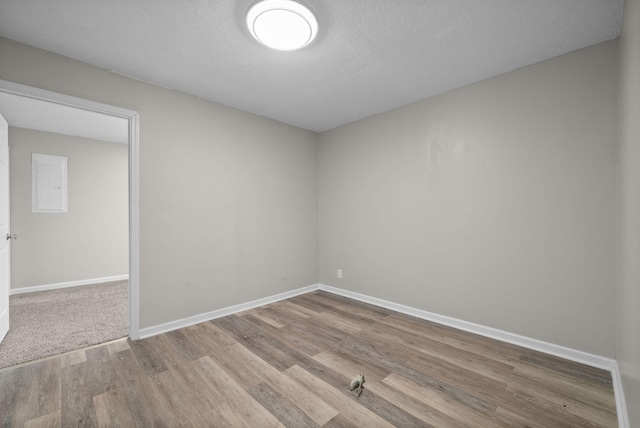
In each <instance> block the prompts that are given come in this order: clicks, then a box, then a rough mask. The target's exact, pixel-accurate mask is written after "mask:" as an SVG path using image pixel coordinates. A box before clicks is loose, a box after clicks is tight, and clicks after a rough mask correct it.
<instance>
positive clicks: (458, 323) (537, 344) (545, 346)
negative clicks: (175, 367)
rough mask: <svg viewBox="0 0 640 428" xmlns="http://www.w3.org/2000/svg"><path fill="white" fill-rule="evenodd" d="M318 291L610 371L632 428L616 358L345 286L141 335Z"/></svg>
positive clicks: (621, 414)
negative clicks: (367, 293)
mask: <svg viewBox="0 0 640 428" xmlns="http://www.w3.org/2000/svg"><path fill="white" fill-rule="evenodd" d="M315 290H323V291H326V292H329V293H333V294H337V295H340V296H344V297H348V298H351V299H354V300H358V301H361V302H364V303H369V304H372V305H375V306H380V307H383V308H387V309H391V310H392V311H396V312H400V313H403V314H407V315H411V316H414V317H416V318H421V319H425V320H428V321H433V322H435V323H438V324H443V325H447V326H450V327H454V328H457V329H459V330H464V331H468V332H470V333H474V334H478V335H480V336H485V337H490V338H492V339H496V340H500V341H502V342H507V343H511V344H514V345H518V346H522V347H524V348H528V349H532V350H535V351H540V352H544V353H546V354H550V355H555V356H557V357H560V358H564V359H567V360H570V361H575V362H578V363H582V364H586V365H589V366H592V367H596V368H600V369H603V370H607V371H610V372H611V379H612V381H613V390H614V394H615V399H616V410H617V414H618V427H619V428H628V427H629V421H628V416H627V409H626V404H625V401H624V392H623V389H622V381H621V378H620V371H619V369H618V363H617V361H616V360H614V359H611V358H607V357H602V356H599V355H595V354H590V353H587V352H583V351H578V350H576V349H571V348H567V347H565V346H560V345H555V344H553V343H548V342H543V341H541V340H537V339H532V338H530V337H526V336H521V335H519V334H515V333H510V332H508V331H504V330H498V329H495V328H492V327H486V326H483V325H480V324H475V323H471V322H468V321H463V320H459V319H457V318H452V317H448V316H445V315H440V314H435V313H432V312H428V311H424V310H422V309H416V308H412V307H410V306H405V305H401V304H399V303H394V302H390V301H388V300H384V299H379V298H377V297H371V296H367V295H365V294H360V293H356V292H353V291H349V290H344V289H341V288H337V287H333V286H330V285H325V284H315V285H310V286H308V287H303V288H298V289H296V290H292V291H287V292H284V293H280V294H276V295H273V296H269V297H264V298H262V299H257V300H253V301H251V302H247V303H241V304H238V305H234V306H229V307H226V308H222V309H217V310H215V311H211V312H206V313H203V314H199V315H194V316H191V317H187V318H183V319H179V320H176V321H171V322H168V323H164V324H159V325H155V326H152V327H147V328H143V329H140V338H141V339H144V338H146V337H151V336H155V335H157V334H161V333H166V332H168V331H172V330H176V329H179V328H183V327H188V326H190V325H194V324H198V323H201V322H206V321H209V320H212V319H216V318H221V317H224V316H227V315H232V314H235V313H238V312H242V311H246V310H249V309H253V308H256V307H259V306H264V305H267V304H269V303H274V302H278V301H280V300H284V299H289V298H291V297H295V296H298V295H301V294H306V293H310V292H312V291H315Z"/></svg>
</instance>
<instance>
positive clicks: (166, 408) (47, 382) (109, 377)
mask: <svg viewBox="0 0 640 428" xmlns="http://www.w3.org/2000/svg"><path fill="white" fill-rule="evenodd" d="M358 373H362V374H364V375H365V377H366V382H365V384H364V390H363V392H362V395H361V396H360V397H359V398H358V397H357V396H356V394H355V393H354V392H351V391H349V390H348V385H349V382H350V380H351V378H353V376H354V375H356V374H358ZM0 426H25V427H50V426H51V427H56V426H63V427H77V426H123V427H129V426H159V427H164V426H168V427H171V426H190V427H199V426H202V427H223V426H226V427H276V426H287V427H317V426H323V427H389V426H396V427H414V426H415V427H417V426H434V427H615V426H617V419H616V414H615V401H614V395H613V389H612V383H611V376H610V374H609V373H608V372H606V371H602V370H598V369H594V368H592V367H588V366H584V365H581V364H576V363H572V362H569V361H566V360H562V359H559V358H556V357H552V356H549V355H545V354H541V353H538V352H534V351H531V350H527V349H524V348H520V347H517V346H514V345H509V344H505V343H502V342H498V341H495V340H491V339H487V338H483V337H480V336H476V335H473V334H469V333H465V332H462V331H459V330H455V329H452V328H449V327H444V326H441V325H437V324H434V323H430V322H427V321H424V320H420V319H416V318H413V317H409V316H406V315H402V314H399V313H396V312H393V311H390V310H386V309H382V308H378V307H375V306H370V305H367V304H364V303H360V302H357V301H353V300H350V299H347V298H343V297H340V296H336V295H332V294H329V293H325V292H321V291H317V292H313V293H310V294H306V295H303V296H298V297H295V298H292V299H289V300H286V301H282V302H278V303H274V304H271V305H268V306H263V307H261V308H257V309H252V310H250V311H247V312H243V313H240V314H236V315H231V316H228V317H224V318H220V319H217V320H213V321H211V322H205V323H202V324H198V325H195V326H192V327H187V328H183V329H180V330H177V331H173V332H170V333H166V334H162V335H159V336H155V337H151V338H148V339H144V340H140V341H135V342H131V341H128V340H122V341H118V342H114V343H110V344H107V345H104V346H99V347H95V348H91V349H85V350H80V351H76V352H73V353H70V354H66V355H62V356H58V357H55V358H51V359H48V360H42V361H39V362H35V363H32V364H28V365H25V366H21V367H16V368H9V369H4V370H2V371H0Z"/></svg>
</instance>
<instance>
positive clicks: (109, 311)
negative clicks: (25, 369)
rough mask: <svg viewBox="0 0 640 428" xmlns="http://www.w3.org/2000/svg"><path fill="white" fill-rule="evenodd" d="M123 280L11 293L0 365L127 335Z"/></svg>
mask: <svg viewBox="0 0 640 428" xmlns="http://www.w3.org/2000/svg"><path fill="white" fill-rule="evenodd" d="M128 300H129V292H128V282H127V281H117V282H106V283H103V284H94V285H83V286H79V287H71V288H64V289H60V290H52V291H39V292H37V293H25V294H16V295H14V296H11V297H10V298H9V316H10V318H9V333H7V336H6V337H5V338H4V340H3V341H2V344H0V368H3V367H9V366H13V365H16V364H20V363H24V362H27V361H32V360H37V359H40V358H44V357H48V356H51V355H57V354H61V353H64V352H68V351H73V350H75V349H81V348H84V347H87V346H91V345H96V344H98V343H103V342H108V341H110V340H114V339H118V338H121V337H125V336H127V330H128V325H129V320H128V308H129V303H128Z"/></svg>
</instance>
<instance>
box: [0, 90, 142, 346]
mask: <svg viewBox="0 0 640 428" xmlns="http://www.w3.org/2000/svg"><path fill="white" fill-rule="evenodd" d="M0 92H6V93H9V94H14V95H20V96H24V97H28V98H33V99H36V100H42V101H47V102H51V103H55V104H60V105H65V106H69V107H75V108H79V109H83V110H88V111H92V112H96V113H102V114H106V115H109V116H114V117H118V118H121V119H126V120H127V121H128V123H129V337H130V338H131V339H132V340H136V339H140V176H139V172H140V165H139V163H140V162H139V160H140V155H139V147H140V141H139V138H140V136H139V122H140V115H139V114H138V112H136V111H133V110H129V109H125V108H121V107H116V106H112V105H108V104H102V103H98V102H95V101H90V100H86V99H83V98H76V97H72V96H69V95H64V94H60V93H57V92H52V91H47V90H45V89H40V88H35V87H33V86H26V85H21V84H19V83H15V82H10V81H8V80H2V79H0ZM9 256H10V254H9Z"/></svg>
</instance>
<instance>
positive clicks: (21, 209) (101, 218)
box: [9, 128, 129, 289]
mask: <svg viewBox="0 0 640 428" xmlns="http://www.w3.org/2000/svg"><path fill="white" fill-rule="evenodd" d="M9 147H10V150H11V163H10V165H11V231H12V233H16V234H17V235H18V240H16V241H13V242H12V243H11V288H12V289H17V288H21V287H29V286H36V285H45V284H52V283H60V282H69V281H78V280H87V279H94V278H104V277H109V276H115V275H126V274H128V273H129V262H128V257H129V244H128V233H129V225H128V215H129V211H128V203H129V198H128V190H127V186H128V184H127V177H128V159H129V157H128V147H127V146H126V145H124V144H115V143H105V142H101V141H96V140H90V139H85V138H78V137H69V136H66V135H59V134H51V133H48V132H39V131H33V130H27V129H20V128H9ZM32 153H40V154H47V155H55V156H65V157H67V158H68V179H69V207H68V210H69V211H68V212H67V213H64V214H62V213H61V214H50V213H33V212H32V209H31V192H32V190H31V154H32Z"/></svg>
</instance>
